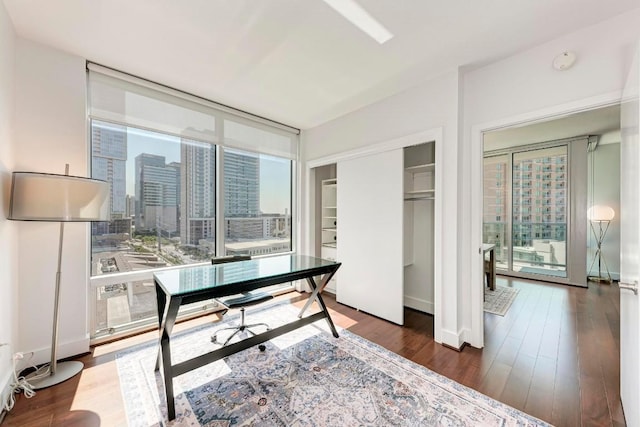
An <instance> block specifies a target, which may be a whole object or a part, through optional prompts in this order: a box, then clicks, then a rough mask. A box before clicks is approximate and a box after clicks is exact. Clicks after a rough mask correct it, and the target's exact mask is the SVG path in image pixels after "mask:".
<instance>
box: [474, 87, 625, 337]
mask: <svg viewBox="0 0 640 427" xmlns="http://www.w3.org/2000/svg"><path fill="white" fill-rule="evenodd" d="M621 98H622V91H621V90H617V91H613V92H608V93H605V94H602V95H598V96H593V97H589V98H584V99H581V100H577V101H573V102H569V103H564V104H560V105H555V106H551V107H545V108H541V109H538V110H534V111H531V112H528V113H524V114H519V115H515V116H510V117H504V118H500V119H496V120H493V121H490V122H485V123H480V124H475V125H471V170H470V191H469V192H470V194H471V212H472V213H471V215H472V218H471V219H472V220H471V236H470V240H471V248H469V254H470V256H471V259H470V260H469V265H470V268H471V279H472V282H473V283H482V282H483V280H484V279H483V264H482V256H481V255H478V254H482V250H481V249H480V248H481V247H482V216H483V215H482V212H483V196H484V194H483V191H484V188H483V166H482V165H483V155H484V153H483V146H484V143H483V137H484V134H485V133H487V132H491V131H495V130H500V129H505V128H509V127H513V126H519V125H525V124H527V125H529V124H534V123H540V122H545V121H549V120H552V119H554V118H561V117H562V116H566V115H570V114H575V113H580V112H584V111H589V110H594V109H598V108H602V107H608V106H611V105H616V104H619V103H620V100H621ZM476 248H477V249H476ZM586 274H587V273H586V272H585V275H586ZM483 294H484V287H481V286H471V342H470V344H471V345H472V346H474V347H477V348H482V347H484V309H483V300H484V295H483Z"/></svg>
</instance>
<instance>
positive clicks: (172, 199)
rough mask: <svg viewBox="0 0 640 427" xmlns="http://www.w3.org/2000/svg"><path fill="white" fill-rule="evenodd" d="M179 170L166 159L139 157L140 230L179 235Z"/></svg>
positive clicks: (137, 168)
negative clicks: (166, 161) (168, 163)
mask: <svg viewBox="0 0 640 427" xmlns="http://www.w3.org/2000/svg"><path fill="white" fill-rule="evenodd" d="M178 169H179V165H178V164H173V166H169V165H166V163H165V157H164V156H158V155H155V154H148V153H142V154H139V155H138V156H136V158H135V174H136V176H135V192H136V216H135V224H136V230H138V231H152V230H155V231H159V232H164V233H169V234H172V233H176V232H177V226H178V191H179V190H178V176H179V173H178Z"/></svg>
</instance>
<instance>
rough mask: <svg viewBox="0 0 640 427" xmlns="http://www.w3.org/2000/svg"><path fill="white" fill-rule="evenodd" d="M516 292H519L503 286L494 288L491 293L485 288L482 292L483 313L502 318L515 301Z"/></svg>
mask: <svg viewBox="0 0 640 427" xmlns="http://www.w3.org/2000/svg"><path fill="white" fill-rule="evenodd" d="M518 292H520V290H519V289H516V288H507V287H504V286H496V289H495V290H493V291H492V290H490V289H489V288H486V289H485V290H484V311H486V312H487V313H492V314H497V315H499V316H504V315H505V314H507V311H508V310H509V307H511V304H513V301H514V300H515V299H516V296H517V295H518Z"/></svg>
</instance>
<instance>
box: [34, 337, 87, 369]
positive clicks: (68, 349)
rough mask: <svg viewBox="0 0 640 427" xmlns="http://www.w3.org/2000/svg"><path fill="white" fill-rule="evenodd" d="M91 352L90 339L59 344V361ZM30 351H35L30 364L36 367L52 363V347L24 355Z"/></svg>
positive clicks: (85, 338) (83, 338)
mask: <svg viewBox="0 0 640 427" xmlns="http://www.w3.org/2000/svg"><path fill="white" fill-rule="evenodd" d="M89 350H90V348H89V337H82V338H78V339H76V340H74V341H67V342H64V343H58V353H57V356H58V357H57V359H58V360H60V359H65V358H67V357H73V356H77V355H79V354H85V353H88V352H89ZM29 351H33V358H32V359H31V361H30V363H32V364H34V365H41V364H43V363H47V362H50V361H51V347H43V348H39V349H37V350H28V351H23V353H27V352H29Z"/></svg>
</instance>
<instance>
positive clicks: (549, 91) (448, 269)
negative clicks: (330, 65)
mask: <svg viewBox="0 0 640 427" xmlns="http://www.w3.org/2000/svg"><path fill="white" fill-rule="evenodd" d="M639 22H640V9H637V10H635V11H632V12H631V13H627V14H624V15H621V16H618V17H616V18H614V19H611V20H608V21H605V22H603V23H600V24H597V25H595V26H592V27H588V28H585V29H583V30H580V31H578V32H575V33H572V34H569V35H566V36H563V37H560V38H558V39H555V40H553V41H550V42H548V43H545V44H543V45H540V46H537V47H534V48H532V49H530V50H528V51H525V52H522V53H520V54H517V55H514V56H512V57H509V58H506V59H504V60H501V61H498V62H495V63H492V64H490V65H488V66H485V67H482V68H479V69H472V70H470V71H467V72H466V73H465V74H464V75H463V76H462V77H461V78H460V79H458V74H457V73H451V74H447V75H446V76H443V77H440V78H438V79H434V80H431V81H429V82H426V83H424V84H422V85H420V86H418V87H415V88H412V89H410V90H408V91H406V92H403V93H401V94H398V95H395V96H393V97H390V98H387V99H385V100H382V101H380V102H377V103H375V104H372V105H369V106H367V107H365V108H363V109H361V110H358V111H356V112H353V113H351V114H348V115H345V116H343V117H340V118H338V119H336V120H333V121H331V122H329V123H326V124H324V125H321V126H318V127H316V128H313V129H310V130H308V131H304V132H303V133H302V139H301V142H302V159H303V160H304V161H309V160H313V159H317V158H321V157H324V156H328V155H331V154H336V153H340V152H343V151H347V150H351V149H354V148H359V147H363V146H366V145H369V144H373V143H377V142H381V141H386V140H391V139H393V138H397V137H399V136H402V135H407V134H411V133H415V132H418V131H421V130H424V129H429V128H432V127H434V126H443V128H444V135H445V136H444V149H445V153H444V157H445V161H444V165H443V166H444V168H445V171H444V172H445V175H444V183H443V185H444V191H443V194H442V195H441V196H442V197H443V199H444V200H443V202H444V205H443V213H444V215H443V224H442V228H443V230H444V232H445V239H444V241H443V242H442V247H441V248H440V250H441V251H442V258H443V260H444V262H443V264H444V265H443V266H442V269H443V272H444V273H443V274H444V277H445V282H446V286H445V287H444V289H443V295H442V298H441V303H442V304H443V306H444V307H446V310H444V311H445V312H444V313H443V315H444V317H443V319H442V322H443V329H445V335H444V336H443V337H442V338H443V339H442V341H443V342H445V343H447V344H450V345H456V344H457V342H455V341H458V340H463V341H467V342H470V343H471V344H472V345H476V346H481V345H482V335H483V332H482V326H481V325H482V306H481V302H482V300H481V299H482V288H481V286H479V287H478V288H477V289H476V288H474V286H476V284H477V283H482V263H481V258H480V256H479V255H478V248H479V247H480V245H481V243H482V242H481V240H482V226H481V225H482V215H481V213H482V175H481V170H482V169H481V167H482V147H481V140H482V139H481V132H480V131H481V130H489V129H496V128H499V127H501V126H507V125H511V124H515V123H520V122H526V121H529V120H533V119H540V118H543V117H548V116H552V115H555V114H560V113H566V112H570V111H574V110H576V109H579V108H585V106H594V107H595V106H600V105H604V104H606V103H608V102H614V101H615V100H616V99H619V95H620V91H621V89H622V87H623V84H624V78H625V76H626V70H627V68H628V66H629V64H630V61H631V55H632V53H633V43H634V42H635V41H636V40H637V39H638V37H640V25H639ZM566 50H572V51H575V52H576V53H577V55H578V61H577V62H576V64H575V65H574V67H573V68H571V69H569V70H567V71H564V72H558V71H556V70H554V69H553V68H552V67H551V62H552V60H553V58H554V57H555V56H556V55H558V54H560V53H561V52H563V51H566ZM463 65H464V64H461V66H463ZM458 135H460V137H461V141H460V143H459V142H458ZM303 188H304V187H303ZM302 229H303V230H305V229H306V228H305V227H304V225H303V227H302ZM303 237H304V236H303ZM302 247H305V245H304V242H303V245H302ZM472 295H473V296H472ZM472 298H475V299H472ZM476 300H477V301H476ZM472 301H473V302H474V304H475V303H478V302H479V304H476V305H477V307H476V306H474V304H472ZM436 310H437V307H436Z"/></svg>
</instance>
